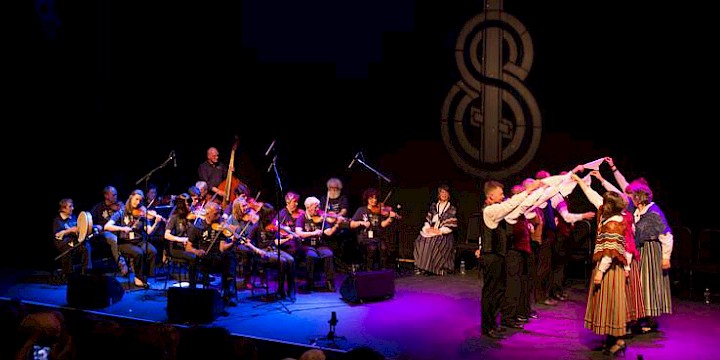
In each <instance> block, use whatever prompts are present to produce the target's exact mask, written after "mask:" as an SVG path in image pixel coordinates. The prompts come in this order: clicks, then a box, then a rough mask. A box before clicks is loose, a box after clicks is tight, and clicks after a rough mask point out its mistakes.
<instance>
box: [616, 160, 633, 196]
mask: <svg viewBox="0 0 720 360" xmlns="http://www.w3.org/2000/svg"><path fill="white" fill-rule="evenodd" d="M612 173H613V176H614V177H615V181H617V183H618V185H620V188H621V189H623V190H625V189H626V188H627V186H628V185H630V184H629V183H628V181H627V180H626V179H625V176H624V175H623V174H622V173H621V172H620V170H618V169H617V166H615V171H613V172H612ZM619 193H621V194H624V193H625V192H624V191H619Z"/></svg>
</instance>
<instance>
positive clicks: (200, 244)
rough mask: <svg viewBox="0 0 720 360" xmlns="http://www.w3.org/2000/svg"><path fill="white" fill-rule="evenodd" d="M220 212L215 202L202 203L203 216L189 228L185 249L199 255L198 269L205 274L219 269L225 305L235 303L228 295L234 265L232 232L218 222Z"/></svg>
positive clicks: (235, 262) (232, 281)
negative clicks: (203, 205)
mask: <svg viewBox="0 0 720 360" xmlns="http://www.w3.org/2000/svg"><path fill="white" fill-rule="evenodd" d="M220 214H221V210H220V205H218V204H217V203H215V202H210V203H207V204H205V217H204V219H202V220H201V221H198V222H197V223H196V224H195V226H193V227H192V228H191V229H190V232H189V236H188V244H187V247H186V250H187V251H189V252H191V253H193V254H195V255H196V256H198V257H199V264H198V265H199V270H200V271H201V272H203V273H205V274H206V275H207V274H208V273H209V272H210V271H218V269H219V271H220V272H221V274H222V298H223V301H224V302H225V305H226V306H235V305H236V304H235V302H233V301H232V296H233V295H232V294H231V289H232V288H231V285H233V283H234V282H235V274H236V269H235V268H236V267H237V255H236V254H235V251H233V248H234V246H235V241H234V239H233V236H232V231H230V230H229V229H228V228H227V227H226V224H225V223H221V222H220V219H221V216H220ZM206 279H207V276H206Z"/></svg>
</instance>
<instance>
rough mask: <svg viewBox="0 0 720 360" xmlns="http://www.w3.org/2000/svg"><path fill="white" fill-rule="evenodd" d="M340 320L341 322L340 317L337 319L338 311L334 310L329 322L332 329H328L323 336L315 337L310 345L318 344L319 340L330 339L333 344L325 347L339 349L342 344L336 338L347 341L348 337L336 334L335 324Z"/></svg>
mask: <svg viewBox="0 0 720 360" xmlns="http://www.w3.org/2000/svg"><path fill="white" fill-rule="evenodd" d="M338 322H339V321H338V319H337V313H335V312H334V311H333V312H332V313H331V314H330V320H328V324H330V330H329V331H328V333H327V335H325V336H321V337H317V338H315V339H313V340H312V341H310V345H311V346H317V344H318V341H329V342H330V345H332V346H325V347H330V348H334V349H339V348H340V346H339V345H338V344H337V343H336V342H335V340H338V339H339V340H345V341H347V338H346V337H344V336H339V335H336V334H335V326H336V325H337V323H338Z"/></svg>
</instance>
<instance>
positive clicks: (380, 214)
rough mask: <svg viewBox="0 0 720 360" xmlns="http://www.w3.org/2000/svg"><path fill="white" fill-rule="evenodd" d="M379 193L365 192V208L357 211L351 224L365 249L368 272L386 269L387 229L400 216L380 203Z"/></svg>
mask: <svg viewBox="0 0 720 360" xmlns="http://www.w3.org/2000/svg"><path fill="white" fill-rule="evenodd" d="M377 197H378V191H377V190H376V189H373V188H369V189H367V190H365V191H364V192H363V195H362V198H363V203H364V206H362V207H360V208H358V209H357V211H355V214H354V215H353V217H352V221H351V222H350V228H351V229H357V230H358V231H357V240H358V244H359V245H360V246H361V247H363V248H364V249H365V251H364V253H365V255H366V258H365V265H366V269H367V270H372V269H375V268H376V267H379V268H385V267H386V264H387V255H388V247H387V244H386V240H385V231H383V229H385V228H386V227H388V226H390V225H391V224H392V221H393V219H399V218H400V217H399V215H398V214H397V213H396V212H395V211H393V210H392V208H389V207H387V206H384V204H381V203H378V199H377Z"/></svg>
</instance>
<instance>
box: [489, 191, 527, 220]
mask: <svg viewBox="0 0 720 360" xmlns="http://www.w3.org/2000/svg"><path fill="white" fill-rule="evenodd" d="M527 196H528V194H527V192H526V191H523V192H521V193H519V194H515V195H513V196H512V197H511V198H509V199H507V200H505V201H503V202H501V203H497V204H492V205H488V206H486V207H485V208H484V209H483V221H484V222H485V225H486V226H487V227H488V228H490V229H495V228H496V227H497V226H498V224H499V223H500V221H502V219H503V218H504V217H505V216H507V214H509V213H510V212H512V211H513V210H515V208H516V207H518V205H520V203H522V202H523V201H524V200H525V199H526V198H527Z"/></svg>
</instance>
